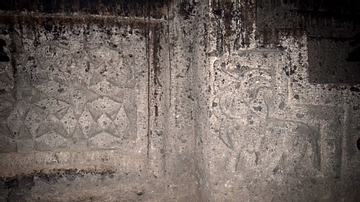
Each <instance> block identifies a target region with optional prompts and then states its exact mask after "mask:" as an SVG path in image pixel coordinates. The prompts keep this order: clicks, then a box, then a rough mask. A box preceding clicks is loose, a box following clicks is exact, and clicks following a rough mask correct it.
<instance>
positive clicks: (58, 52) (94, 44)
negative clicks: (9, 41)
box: [2, 25, 147, 152]
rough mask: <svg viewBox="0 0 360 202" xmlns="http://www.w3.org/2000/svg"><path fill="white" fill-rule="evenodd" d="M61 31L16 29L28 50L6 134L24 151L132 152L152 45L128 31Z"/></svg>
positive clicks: (21, 63) (17, 77) (21, 58)
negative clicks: (149, 50) (114, 150)
mask: <svg viewBox="0 0 360 202" xmlns="http://www.w3.org/2000/svg"><path fill="white" fill-rule="evenodd" d="M54 30H55V28H54V27H53V29H52V30H51V31H49V30H46V29H41V28H39V29H38V30H36V33H35V34H31V32H30V31H29V29H28V28H26V27H25V28H23V29H22V30H21V29H18V30H16V32H17V34H20V33H21V34H23V35H21V36H18V37H20V38H22V39H23V41H22V43H23V48H24V52H23V53H22V54H20V55H19V57H18V58H19V59H18V61H17V67H16V68H17V72H16V74H17V75H14V78H15V80H16V87H15V90H14V93H12V94H13V95H14V96H13V97H14V102H13V103H12V104H13V105H12V107H11V112H10V113H8V116H7V117H6V118H5V119H4V120H3V124H2V127H3V128H4V130H3V134H2V135H4V136H5V137H6V138H8V139H11V140H13V141H15V142H16V144H17V150H18V152H28V151H42V150H63V149H81V150H84V149H85V150H86V149H117V148H122V149H128V148H132V147H133V146H134V145H133V144H134V142H135V140H136V138H137V128H138V126H137V119H138V106H137V104H138V103H137V102H138V100H137V99H138V96H139V95H138V94H139V93H142V92H139V91H140V90H139V89H140V88H141V89H142V87H139V84H138V83H140V82H139V81H140V80H142V79H145V80H146V79H147V78H145V77H146V74H144V72H145V71H147V67H146V65H145V64H146V61H145V58H146V52H145V49H142V48H139V47H145V40H142V39H140V38H142V37H141V36H139V35H137V34H135V31H134V33H133V32H132V31H133V30H131V32H130V31H129V28H128V27H126V26H124V27H122V28H109V30H107V33H106V32H105V31H104V30H101V29H99V28H98V27H97V26H95V25H94V27H93V28H89V27H88V28H84V27H81V26H80V27H73V28H72V29H67V28H63V32H61V31H54ZM27 32H30V33H27ZM130 46H132V48H129V47H130ZM144 68H145V69H144ZM144 70H145V71H144ZM144 85H145V84H144ZM140 105H141V103H140ZM5 152H6V151H5Z"/></svg>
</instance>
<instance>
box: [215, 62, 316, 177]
mask: <svg viewBox="0 0 360 202" xmlns="http://www.w3.org/2000/svg"><path fill="white" fill-rule="evenodd" d="M228 61H232V60H228ZM213 68H214V87H213V89H214V92H213V94H214V97H213V101H212V112H213V115H214V117H215V120H216V121H215V122H216V123H215V124H213V125H214V127H213V132H214V134H217V136H218V137H219V140H220V141H222V142H223V144H224V145H226V147H227V148H228V149H229V155H228V156H227V157H226V158H227V159H226V165H225V168H226V171H227V172H228V173H229V174H231V173H237V172H239V171H241V172H243V173H246V172H250V173H262V174H261V175H262V176H274V175H290V174H291V173H294V171H295V172H307V171H309V170H312V171H314V170H315V171H316V170H319V169H320V148H319V145H318V139H319V135H320V134H319V131H317V130H315V129H314V128H312V127H311V126H309V125H307V124H306V123H303V122H300V121H296V120H281V119H277V118H274V117H275V116H272V114H271V113H272V110H271V108H272V106H273V102H274V99H275V97H274V96H277V95H276V94H275V93H274V92H275V91H274V86H275V81H274V78H273V77H274V74H275V73H274V71H273V70H272V69H268V68H261V67H260V68H250V67H249V66H242V65H241V64H239V61H236V60H235V62H234V63H230V62H223V61H221V60H220V59H219V60H216V61H215V62H214V66H213ZM255 176H260V175H255Z"/></svg>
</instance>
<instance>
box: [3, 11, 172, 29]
mask: <svg viewBox="0 0 360 202" xmlns="http://www.w3.org/2000/svg"><path fill="white" fill-rule="evenodd" d="M9 21H10V22H13V21H15V22H16V21H20V22H22V21H28V22H32V23H42V22H48V21H52V22H63V23H69V24H83V23H87V22H92V23H96V24H104V25H106V24H110V25H111V24H115V25H116V24H120V25H121V24H123V25H138V26H139V27H142V26H144V25H145V24H148V25H152V24H153V25H157V24H161V23H167V22H168V20H164V19H154V18H145V17H121V16H120V17H119V16H101V15H84V14H67V15H65V14H31V13H21V14H14V13H0V23H9Z"/></svg>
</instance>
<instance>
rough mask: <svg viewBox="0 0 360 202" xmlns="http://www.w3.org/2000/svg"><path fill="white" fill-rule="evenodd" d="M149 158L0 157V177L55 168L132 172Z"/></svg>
mask: <svg viewBox="0 0 360 202" xmlns="http://www.w3.org/2000/svg"><path fill="white" fill-rule="evenodd" d="M148 164H149V159H148V158H146V156H141V155H139V154H134V153H128V152H124V151H121V150H96V151H51V152H50V151H49V152H35V153H4V154H0V177H12V176H16V175H20V174H25V175H27V174H30V173H33V172H35V171H41V172H45V173H51V172H52V170H57V169H78V170H79V169H80V170H86V171H89V172H95V171H96V172H97V170H100V171H101V170H113V171H114V172H115V171H116V170H122V171H124V172H126V171H133V170H134V168H143V167H148Z"/></svg>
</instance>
